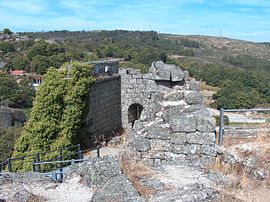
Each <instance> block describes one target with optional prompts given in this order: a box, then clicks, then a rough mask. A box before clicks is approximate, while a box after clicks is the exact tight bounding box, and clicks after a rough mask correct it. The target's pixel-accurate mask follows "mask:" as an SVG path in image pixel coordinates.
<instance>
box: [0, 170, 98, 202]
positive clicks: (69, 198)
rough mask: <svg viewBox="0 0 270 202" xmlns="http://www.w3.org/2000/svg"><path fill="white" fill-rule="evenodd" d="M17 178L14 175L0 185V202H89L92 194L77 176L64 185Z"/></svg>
mask: <svg viewBox="0 0 270 202" xmlns="http://www.w3.org/2000/svg"><path fill="white" fill-rule="evenodd" d="M29 176H30V175H28V176H27V177H29ZM33 177H34V178H35V177H36V176H33ZM17 178H18V177H16V175H14V176H11V177H7V178H5V183H2V184H0V201H1V200H4V201H12V202H13V201H16V202H24V201H36V202H38V201H53V202H58V201H59V202H60V201H61V202H62V201H66V202H77V201H90V200H91V198H92V196H93V194H94V193H93V192H92V190H91V189H90V188H88V187H86V186H84V185H83V184H82V183H81V182H80V181H81V177H79V176H74V177H73V178H71V179H69V180H67V181H65V182H64V183H54V182H52V181H48V180H44V181H43V179H42V180H40V179H37V178H35V179H37V180H34V179H33V180H32V181H31V182H29V181H27V180H25V178H22V179H21V180H20V181H19V180H18V179H17ZM29 179H31V178H29Z"/></svg>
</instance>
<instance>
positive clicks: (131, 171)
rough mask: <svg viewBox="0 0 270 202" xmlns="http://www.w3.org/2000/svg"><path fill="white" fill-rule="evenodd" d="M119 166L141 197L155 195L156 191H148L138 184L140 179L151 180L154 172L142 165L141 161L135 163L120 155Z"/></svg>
mask: <svg viewBox="0 0 270 202" xmlns="http://www.w3.org/2000/svg"><path fill="white" fill-rule="evenodd" d="M120 165H121V168H122V170H123V172H124V173H125V175H126V176H128V178H129V180H130V182H131V183H132V184H133V186H134V187H135V188H136V190H137V191H138V193H139V194H140V195H141V196H143V197H144V198H148V197H150V196H152V195H154V194H156V190H154V189H150V188H149V187H146V186H144V185H143V184H142V183H141V182H140V179H141V178H151V177H152V176H153V175H154V171H153V170H152V169H151V168H149V167H147V166H146V165H144V164H143V163H142V162H141V161H140V162H136V161H134V160H132V159H131V158H129V157H128V156H127V155H122V157H121V162H120Z"/></svg>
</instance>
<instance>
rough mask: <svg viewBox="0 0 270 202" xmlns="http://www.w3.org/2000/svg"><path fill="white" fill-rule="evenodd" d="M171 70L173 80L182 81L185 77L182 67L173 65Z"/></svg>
mask: <svg viewBox="0 0 270 202" xmlns="http://www.w3.org/2000/svg"><path fill="white" fill-rule="evenodd" d="M170 71H171V80H172V81H182V80H183V79H184V78H185V74H184V72H182V70H180V69H177V68H176V66H171V69H170Z"/></svg>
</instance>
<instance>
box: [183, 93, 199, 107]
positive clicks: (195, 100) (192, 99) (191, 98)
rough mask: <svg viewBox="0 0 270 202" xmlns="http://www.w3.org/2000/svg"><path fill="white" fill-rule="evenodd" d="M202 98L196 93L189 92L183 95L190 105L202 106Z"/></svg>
mask: <svg viewBox="0 0 270 202" xmlns="http://www.w3.org/2000/svg"><path fill="white" fill-rule="evenodd" d="M202 100H203V97H202V95H201V94H200V93H199V92H197V91H191V92H189V93H187V94H186V95H185V101H186V102H187V103H188V104H190V105H196V104H202Z"/></svg>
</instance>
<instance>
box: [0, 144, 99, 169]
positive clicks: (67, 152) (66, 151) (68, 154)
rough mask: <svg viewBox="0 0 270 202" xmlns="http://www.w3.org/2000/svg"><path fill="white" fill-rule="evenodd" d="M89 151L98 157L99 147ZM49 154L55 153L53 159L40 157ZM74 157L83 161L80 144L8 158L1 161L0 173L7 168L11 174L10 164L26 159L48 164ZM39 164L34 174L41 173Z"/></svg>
mask: <svg viewBox="0 0 270 202" xmlns="http://www.w3.org/2000/svg"><path fill="white" fill-rule="evenodd" d="M75 148H76V150H75V151H72V149H75ZM90 150H92V151H93V150H97V157H99V156H100V146H97V147H96V148H93V149H90ZM50 153H55V155H54V158H52V159H44V160H41V159H43V158H42V156H46V155H47V154H50ZM75 157H76V159H83V151H82V150H81V146H80V144H78V145H71V146H69V147H65V148H63V147H60V148H59V149H57V150H51V151H43V152H37V153H35V154H30V155H27V156H18V157H10V158H8V159H7V160H5V161H2V162H1V163H0V173H1V172H2V171H3V170H4V169H5V168H6V166H7V170H8V172H12V171H13V169H12V163H13V162H14V161H18V160H19V161H25V160H26V159H29V158H30V162H32V163H33V162H34V163H43V162H46V163H47V164H48V162H57V161H64V160H65V159H74V158H75ZM40 165H41V164H37V167H35V169H34V171H36V172H42V169H41V166H40ZM60 167H63V164H62V165H60Z"/></svg>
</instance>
